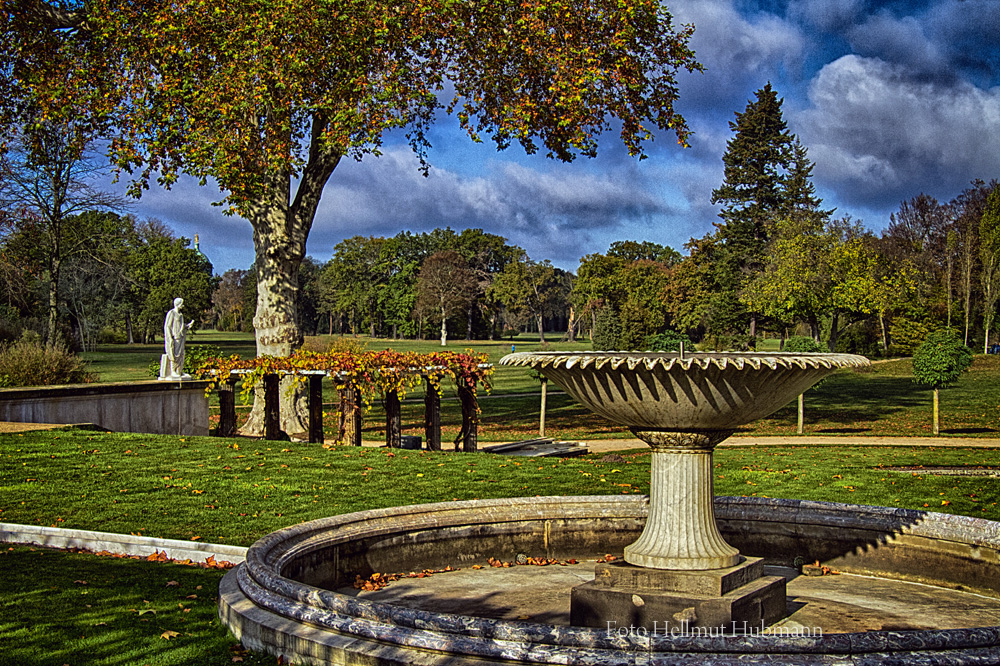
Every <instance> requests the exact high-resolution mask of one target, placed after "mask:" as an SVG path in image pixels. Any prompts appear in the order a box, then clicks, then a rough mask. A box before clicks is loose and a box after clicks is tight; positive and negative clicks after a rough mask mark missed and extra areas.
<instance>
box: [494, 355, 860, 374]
mask: <svg viewBox="0 0 1000 666" xmlns="http://www.w3.org/2000/svg"><path fill="white" fill-rule="evenodd" d="M500 365H513V366H530V367H533V368H550V367H551V368H560V367H562V368H565V369H566V370H570V369H572V368H573V367H579V368H581V369H583V368H587V367H588V366H591V365H592V366H593V367H594V368H596V369H601V368H604V367H605V366H607V367H609V368H610V369H611V370H617V369H619V368H621V366H623V365H624V366H625V367H626V368H628V369H629V370H634V369H635V368H637V367H639V365H643V366H644V367H645V368H646V369H648V370H653V369H654V368H657V367H660V368H663V369H664V370H666V371H668V372H669V371H670V370H671V369H672V368H673V367H674V366H675V365H676V366H678V367H680V368H682V369H683V370H684V371H685V372H687V371H690V370H691V368H692V367H698V368H701V369H702V370H706V369H708V368H709V367H710V366H713V365H714V366H715V367H717V368H719V369H720V370H725V369H726V368H728V367H735V368H736V369H738V370H744V369H752V370H760V369H761V368H765V367H766V368H770V369H771V370H776V369H778V368H801V369H809V368H826V369H836V368H862V367H867V366H869V365H871V361H869V360H868V359H867V358H866V357H864V356H858V355H856V354H834V353H826V352H795V353H793V352H691V353H689V354H686V355H685V358H683V359H681V358H680V355H679V354H677V353H675V352H627V351H617V352H559V351H551V352H516V353H513V354H507V355H506V356H504V357H503V358H501V359H500Z"/></svg>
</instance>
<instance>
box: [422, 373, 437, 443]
mask: <svg viewBox="0 0 1000 666" xmlns="http://www.w3.org/2000/svg"><path fill="white" fill-rule="evenodd" d="M424 379H426V380H427V393H425V394H424V438H425V439H426V440H427V450H428V451H440V450H441V396H440V395H439V394H438V390H437V387H436V386H435V385H434V384H432V383H431V378H430V377H427V376H425V377H424Z"/></svg>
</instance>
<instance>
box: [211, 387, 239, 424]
mask: <svg viewBox="0 0 1000 666" xmlns="http://www.w3.org/2000/svg"><path fill="white" fill-rule="evenodd" d="M236 382H237V380H236V378H235V377H232V376H229V377H227V378H226V380H225V381H223V382H220V383H219V429H218V430H216V431H215V434H216V435H217V436H219V437H235V436H236Z"/></svg>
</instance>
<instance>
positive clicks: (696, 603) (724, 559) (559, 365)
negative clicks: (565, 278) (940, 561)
mask: <svg viewBox="0 0 1000 666" xmlns="http://www.w3.org/2000/svg"><path fill="white" fill-rule="evenodd" d="M500 363H501V364H504V365H520V366H530V367H531V368H533V369H534V370H536V371H538V372H541V373H542V374H544V375H545V376H546V377H547V378H548V379H550V380H552V381H554V382H555V383H556V384H558V385H559V386H561V387H563V388H564V389H565V390H566V392H567V393H569V394H570V395H571V396H573V398H574V399H576V400H577V401H578V402H580V403H582V404H583V405H585V406H586V407H587V408H589V409H590V410H592V411H594V412H596V413H597V414H600V415H601V416H604V417H605V418H607V419H608V420H610V421H613V422H615V423H618V424H620V425H624V426H627V427H628V428H629V429H630V430H631V431H632V432H633V433H634V434H635V435H636V437H638V438H639V439H641V440H642V441H644V442H646V443H647V444H648V445H649V446H650V447H651V448H652V450H653V454H652V463H651V480H650V496H649V518H648V519H647V521H646V525H645V528H644V529H643V531H642V535H641V536H640V537H639V539H638V540H637V541H636V542H635V543H633V544H631V545H629V546H626V547H625V562H624V563H610V564H609V563H602V564H598V566H597V569H596V572H595V578H594V580H593V581H591V582H589V583H586V584H584V585H581V586H578V587H576V588H574V589H573V596H572V604H571V622H572V623H573V624H574V625H578V626H593V627H602V626H609V625H608V623H612V624H611V625H610V626H636V627H640V626H641V627H644V628H646V629H648V630H654V629H667V630H669V628H670V627H669V625H671V624H674V625H681V626H686V627H698V626H712V627H717V626H720V625H725V626H731V624H732V623H733V622H735V623H737V624H738V625H742V624H743V623H744V622H745V623H747V624H748V625H752V626H756V625H759V624H761V623H763V624H765V625H767V624H771V623H773V622H775V621H777V620H778V619H780V618H781V617H783V616H784V614H785V580H784V578H781V577H779V576H764V575H763V560H762V558H748V557H743V556H741V555H740V553H739V551H738V550H737V549H736V548H734V547H732V546H731V545H729V544H728V543H726V541H725V539H723V538H722V535H721V534H720V533H719V528H718V526H717V524H716V520H715V513H714V509H713V499H714V492H713V487H712V452H713V450H714V449H715V447H716V445H718V444H719V443H720V442H722V441H723V440H725V439H726V438H728V437H729V436H730V435H731V434H733V432H734V430H735V429H736V428H737V427H738V426H741V425H743V424H746V423H749V422H751V421H754V420H756V419H759V418H762V417H764V416H767V415H768V414H771V413H772V412H774V411H775V410H777V409H779V408H781V407H782V406H784V405H785V404H787V403H788V402H789V400H791V399H793V398H794V397H795V396H796V395H798V394H799V393H801V392H803V391H805V390H806V389H807V388H809V387H810V386H812V385H813V384H815V383H816V382H818V381H819V380H821V379H822V378H823V377H825V376H826V375H828V374H830V373H831V372H834V371H835V370H837V369H839V368H845V367H861V366H865V365H868V359H866V358H864V357H862V356H853V355H850V354H781V353H777V354H772V353H743V354H731V353H688V354H685V353H684V352H683V351H681V352H679V353H672V352H671V353H654V352H647V353H631V352H630V353H621V352H590V353H564V352H522V353H518V354H510V355H508V356H505V357H504V358H503V359H502V360H501V361H500Z"/></svg>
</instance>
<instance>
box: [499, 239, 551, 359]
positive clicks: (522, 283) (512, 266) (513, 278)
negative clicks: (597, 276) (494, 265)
mask: <svg viewBox="0 0 1000 666" xmlns="http://www.w3.org/2000/svg"><path fill="white" fill-rule="evenodd" d="M563 275H564V271H562V270H560V269H558V268H556V267H555V266H553V265H552V264H551V262H549V260H548V259H546V260H544V261H532V260H531V259H529V258H528V257H527V255H522V256H521V257H520V258H519V259H518V260H517V261H512V262H511V263H509V264H507V267H506V268H505V269H504V270H503V272H502V273H500V274H499V275H497V277H496V279H495V280H494V282H493V285H492V287H491V288H490V293H491V296H492V297H493V298H496V299H497V300H498V301H499V302H500V303H502V304H503V306H504V308H506V309H507V310H508V311H509V312H512V313H514V314H515V316H516V317H518V318H519V319H529V320H530V319H534V320H535V324H536V325H537V328H538V338H539V340H541V341H542V342H545V317H549V316H552V315H554V314H556V313H558V312H560V311H561V310H563V309H564V308H565V307H566V306H567V305H568V296H569V290H568V289H567V288H566V286H567V284H566V281H565V280H564V279H563Z"/></svg>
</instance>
